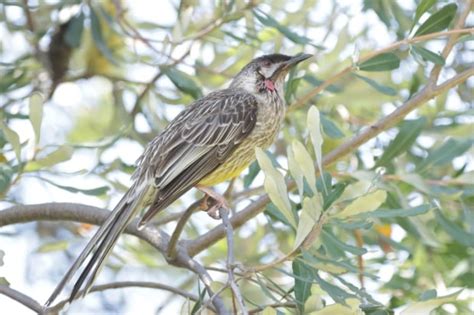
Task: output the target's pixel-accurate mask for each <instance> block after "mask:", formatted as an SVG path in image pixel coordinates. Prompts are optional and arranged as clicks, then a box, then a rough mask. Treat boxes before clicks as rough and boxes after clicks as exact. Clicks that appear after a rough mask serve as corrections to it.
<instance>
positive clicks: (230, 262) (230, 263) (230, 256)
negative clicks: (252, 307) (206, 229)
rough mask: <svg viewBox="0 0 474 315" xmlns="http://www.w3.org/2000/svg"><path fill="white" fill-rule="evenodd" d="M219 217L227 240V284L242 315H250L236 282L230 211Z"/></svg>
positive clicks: (225, 211) (220, 213)
mask: <svg viewBox="0 0 474 315" xmlns="http://www.w3.org/2000/svg"><path fill="white" fill-rule="evenodd" d="M219 215H220V217H221V219H222V224H223V225H224V229H225V231H226V235H227V237H226V239H227V263H226V267H227V274H228V279H227V282H228V283H229V286H230V288H231V289H232V292H233V293H234V297H235V298H236V299H237V303H238V304H239V308H240V311H241V314H244V315H246V314H248V312H247V309H246V307H245V302H244V298H243V297H242V293H241V292H240V289H239V286H238V285H237V283H236V282H235V276H234V267H235V257H234V235H233V229H232V224H231V223H230V221H229V211H228V210H227V209H225V208H220V209H219Z"/></svg>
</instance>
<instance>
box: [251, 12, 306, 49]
mask: <svg viewBox="0 0 474 315" xmlns="http://www.w3.org/2000/svg"><path fill="white" fill-rule="evenodd" d="M253 15H254V16H255V17H256V18H257V20H259V21H260V23H262V24H263V25H265V26H268V27H272V28H275V29H276V30H278V31H279V32H280V33H282V34H283V35H284V36H285V37H286V38H288V39H289V40H291V41H292V42H294V43H296V44H302V45H304V44H308V43H309V42H310V41H311V40H310V39H309V38H308V37H306V36H301V35H298V34H296V33H295V32H293V31H292V30H290V29H289V28H288V27H286V26H284V25H282V24H280V23H279V22H278V21H277V20H275V19H274V18H273V17H272V16H270V15H268V14H266V13H265V12H263V11H261V10H254V11H253Z"/></svg>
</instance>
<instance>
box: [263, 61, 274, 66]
mask: <svg viewBox="0 0 474 315" xmlns="http://www.w3.org/2000/svg"><path fill="white" fill-rule="evenodd" d="M262 65H263V66H264V67H270V66H271V65H272V63H271V62H270V60H264V61H263V62H262Z"/></svg>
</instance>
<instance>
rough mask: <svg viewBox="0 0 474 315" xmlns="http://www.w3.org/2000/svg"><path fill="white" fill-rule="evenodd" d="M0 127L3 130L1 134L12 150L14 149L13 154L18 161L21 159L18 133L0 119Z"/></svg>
mask: <svg viewBox="0 0 474 315" xmlns="http://www.w3.org/2000/svg"><path fill="white" fill-rule="evenodd" d="M0 128H1V129H2V131H3V135H4V136H5V139H6V140H7V141H8V142H9V143H10V144H11V145H12V148H13V151H15V155H16V158H17V160H18V161H20V160H21V144H20V137H19V136H18V134H17V133H16V132H15V131H14V130H13V129H11V128H10V127H8V126H7V124H6V123H5V122H4V121H0Z"/></svg>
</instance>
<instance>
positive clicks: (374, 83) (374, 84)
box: [353, 73, 397, 96]
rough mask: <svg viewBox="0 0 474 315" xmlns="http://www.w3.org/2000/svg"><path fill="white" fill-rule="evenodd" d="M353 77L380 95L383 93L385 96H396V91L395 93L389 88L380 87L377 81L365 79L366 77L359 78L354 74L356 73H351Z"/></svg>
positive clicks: (359, 76)
mask: <svg viewBox="0 0 474 315" xmlns="http://www.w3.org/2000/svg"><path fill="white" fill-rule="evenodd" d="M353 75H354V76H355V77H356V78H359V79H361V80H362V81H364V82H365V83H367V84H369V85H370V86H371V87H373V88H374V89H376V90H377V91H379V92H380V93H383V94H386V95H390V96H395V95H397V91H396V90H395V89H392V88H391V87H388V86H385V85H382V84H380V83H378V82H377V81H374V80H372V79H369V78H367V77H364V76H361V75H359V74H356V73H353Z"/></svg>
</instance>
